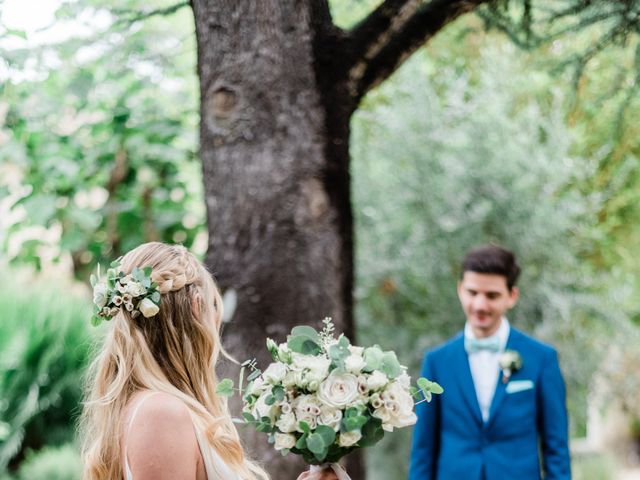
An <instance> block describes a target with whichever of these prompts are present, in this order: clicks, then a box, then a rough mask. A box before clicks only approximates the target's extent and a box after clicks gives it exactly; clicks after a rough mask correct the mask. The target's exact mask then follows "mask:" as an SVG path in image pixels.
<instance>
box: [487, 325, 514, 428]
mask: <svg viewBox="0 0 640 480" xmlns="http://www.w3.org/2000/svg"><path fill="white" fill-rule="evenodd" d="M505 349H506V350H518V332H517V331H516V330H514V328H513V327H511V330H510V331H509V338H508V339H507V345H506V347H505ZM506 389H507V384H506V383H503V382H502V369H500V370H499V371H498V383H497V384H496V391H495V393H494V394H493V400H492V401H491V407H490V408H489V419H488V420H487V427H488V426H489V425H490V424H491V422H492V421H493V419H494V417H495V416H496V413H497V412H498V408H500V404H501V403H502V400H504V396H505V393H506Z"/></svg>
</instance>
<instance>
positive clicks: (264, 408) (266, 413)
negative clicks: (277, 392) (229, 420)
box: [253, 390, 278, 421]
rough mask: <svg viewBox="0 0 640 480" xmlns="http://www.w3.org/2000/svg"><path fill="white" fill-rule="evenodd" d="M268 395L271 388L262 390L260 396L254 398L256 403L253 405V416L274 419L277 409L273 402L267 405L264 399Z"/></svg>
mask: <svg viewBox="0 0 640 480" xmlns="http://www.w3.org/2000/svg"><path fill="white" fill-rule="evenodd" d="M270 395H271V390H268V391H266V392H264V393H263V394H262V395H260V397H258V400H256V404H255V406H254V407H253V416H254V417H258V418H262V417H269V419H270V420H271V421H273V420H274V419H275V416H276V412H277V409H278V407H277V405H276V404H275V403H273V404H271V405H267V403H266V399H267V397H268V396H270Z"/></svg>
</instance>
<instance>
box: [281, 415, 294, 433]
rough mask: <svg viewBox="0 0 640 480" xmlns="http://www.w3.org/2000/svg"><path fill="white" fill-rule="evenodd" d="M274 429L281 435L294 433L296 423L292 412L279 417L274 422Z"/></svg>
mask: <svg viewBox="0 0 640 480" xmlns="http://www.w3.org/2000/svg"><path fill="white" fill-rule="evenodd" d="M276 427H278V429H279V430H280V431H281V432H283V433H291V432H295V431H296V428H297V427H298V421H297V420H296V416H295V415H294V414H293V412H289V413H285V414H283V415H280V418H279V419H278V421H277V422H276Z"/></svg>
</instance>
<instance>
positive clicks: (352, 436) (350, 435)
mask: <svg viewBox="0 0 640 480" xmlns="http://www.w3.org/2000/svg"><path fill="white" fill-rule="evenodd" d="M361 438H362V433H360V430H353V431H351V432H343V433H341V434H340V436H339V437H338V445H340V446H341V447H350V446H352V445H355V444H356V443H358V440H360V439H361Z"/></svg>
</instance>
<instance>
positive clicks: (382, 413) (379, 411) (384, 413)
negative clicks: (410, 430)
mask: <svg viewBox="0 0 640 480" xmlns="http://www.w3.org/2000/svg"><path fill="white" fill-rule="evenodd" d="M372 415H373V416H374V417H376V418H379V419H380V420H382V423H387V422H389V421H390V420H391V413H390V412H389V410H387V409H386V408H385V407H384V406H382V407H380V408H376V409H375V410H374V411H373V414H372Z"/></svg>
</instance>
